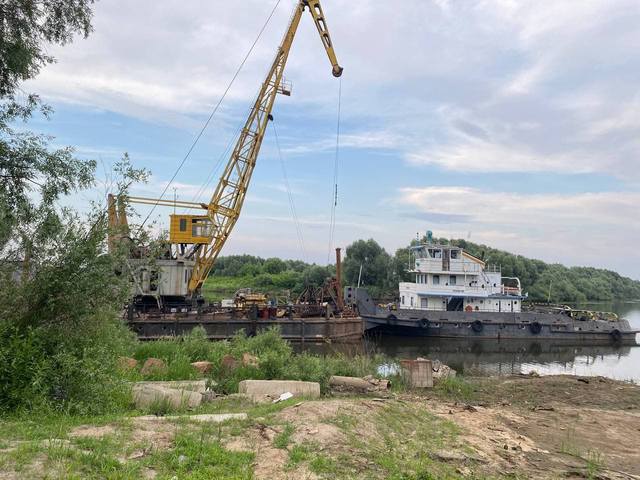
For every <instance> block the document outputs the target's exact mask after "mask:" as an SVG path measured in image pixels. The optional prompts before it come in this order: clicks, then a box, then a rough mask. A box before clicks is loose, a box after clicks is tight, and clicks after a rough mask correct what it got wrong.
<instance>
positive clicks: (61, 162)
mask: <svg viewBox="0 0 640 480" xmlns="http://www.w3.org/2000/svg"><path fill="white" fill-rule="evenodd" d="M92 3H93V2H92V1H90V0H88V1H86V0H48V1H46V2H32V1H25V0H3V1H2V2H1V3H0V252H1V251H2V249H6V248H7V247H8V246H9V244H10V246H12V247H15V246H17V247H19V248H20V249H22V250H24V249H25V246H27V247H28V244H29V242H31V240H32V239H34V237H39V236H42V235H43V233H42V230H43V229H44V230H46V229H48V228H50V227H51V226H55V224H56V214H55V211H54V210H55V202H56V200H57V199H58V198H59V197H60V196H61V195H66V194H68V193H69V192H71V191H73V190H76V189H79V188H84V187H87V186H88V185H89V184H90V183H91V181H92V173H93V169H94V168H95V162H93V161H91V160H79V159H77V158H75V157H74V156H73V149H71V148H68V147H67V148H51V146H50V145H51V141H52V139H51V138H50V137H47V136H43V135H36V134H33V133H30V132H27V131H24V130H23V129H16V128H15V127H13V126H12V125H13V124H14V123H15V122H19V121H23V122H26V121H27V120H28V119H29V118H30V117H31V115H32V114H33V113H34V112H35V111H38V110H39V111H40V112H41V113H42V114H43V115H45V116H46V117H48V116H49V115H50V114H51V109H50V108H48V107H47V106H45V105H42V104H41V102H40V100H39V98H38V97H37V96H36V95H25V94H23V93H22V92H21V91H20V90H19V89H18V87H19V85H20V82H22V81H24V80H28V79H31V78H33V77H34V76H35V75H36V74H37V73H38V72H39V71H40V69H41V68H42V67H43V66H44V65H46V64H48V63H51V62H53V61H54V58H53V57H52V56H50V55H49V54H48V53H47V47H48V45H50V44H60V45H64V44H66V43H68V42H70V41H71V40H72V39H73V36H74V35H76V34H79V35H83V36H85V37H86V36H87V35H88V34H89V32H90V31H91V15H92V12H91V8H90V6H91V4H92ZM34 196H36V197H39V200H40V201H39V202H38V203H36V201H34V200H33V198H34ZM5 253H6V252H5Z"/></svg>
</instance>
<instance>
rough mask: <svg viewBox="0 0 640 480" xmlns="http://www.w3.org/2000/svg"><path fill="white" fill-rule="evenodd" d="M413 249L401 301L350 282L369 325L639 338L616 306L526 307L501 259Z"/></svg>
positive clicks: (578, 339) (438, 332)
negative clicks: (376, 296) (383, 300)
mask: <svg viewBox="0 0 640 480" xmlns="http://www.w3.org/2000/svg"><path fill="white" fill-rule="evenodd" d="M429 233H430V232H428V234H427V238H428V239H430V238H431V236H430V235H429ZM411 253H412V258H413V269H412V270H411V272H410V273H411V274H412V275H414V278H415V282H401V283H400V284H399V299H398V301H396V302H394V303H391V304H387V305H383V306H381V305H377V304H376V303H375V302H374V301H373V300H372V299H371V298H370V296H369V295H368V293H367V291H366V290H365V289H363V288H353V287H347V288H346V292H345V299H346V301H347V303H350V304H351V305H353V307H354V309H355V310H356V311H357V312H358V313H359V315H360V316H361V317H362V319H363V322H364V330H365V331H371V330H376V331H381V332H386V333H390V334H395V335H409V336H424V337H442V338H467V339H474V338H488V339H498V340H500V339H526V338H535V339H540V340H542V339H544V340H548V339H554V340H558V341H564V342H566V343H571V344H576V345H578V344H589V345H594V344H610V343H614V344H626V345H636V333H638V331H637V330H634V329H632V328H631V326H630V324H629V322H628V321H627V320H625V319H621V318H618V316H617V315H616V314H614V313H609V312H590V311H584V310H574V309H571V308H569V307H564V306H557V307H551V306H545V307H541V306H533V307H531V308H529V309H528V310H527V309H525V308H523V301H524V300H526V298H527V294H526V293H524V292H523V291H522V287H521V284H520V280H519V279H518V278H516V277H503V276H502V273H501V269H500V268H499V267H496V266H488V265H486V264H485V262H484V261H483V260H482V259H480V258H477V257H475V256H473V255H471V254H469V253H467V252H465V251H464V249H462V248H461V247H458V246H454V245H440V244H435V243H433V242H431V241H429V240H428V241H427V243H425V244H418V245H415V246H413V247H411Z"/></svg>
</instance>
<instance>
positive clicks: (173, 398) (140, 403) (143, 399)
mask: <svg viewBox="0 0 640 480" xmlns="http://www.w3.org/2000/svg"><path fill="white" fill-rule="evenodd" d="M132 393H133V400H134V402H135V405H136V408H140V409H148V408H151V407H153V406H154V405H157V404H159V403H161V404H166V405H167V406H168V407H170V408H172V409H179V408H185V407H186V408H195V407H198V406H200V404H201V403H202V393H200V392H194V391H192V390H185V389H177V388H167V387H164V386H161V385H151V384H149V383H146V382H141V384H135V385H134V386H133V389H132Z"/></svg>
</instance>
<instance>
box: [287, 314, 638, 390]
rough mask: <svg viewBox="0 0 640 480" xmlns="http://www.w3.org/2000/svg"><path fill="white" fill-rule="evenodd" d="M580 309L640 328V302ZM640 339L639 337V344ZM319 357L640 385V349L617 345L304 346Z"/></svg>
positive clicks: (399, 341) (436, 342)
mask: <svg viewBox="0 0 640 480" xmlns="http://www.w3.org/2000/svg"><path fill="white" fill-rule="evenodd" d="M579 307H580V308H585V309H592V310H600V311H613V312H615V313H617V314H618V315H620V316H621V317H623V318H626V319H627V320H629V323H630V324H631V326H632V328H634V329H637V330H640V304H639V303H637V302H636V303H633V302H629V303H618V304H604V303H600V304H588V305H580V306H579ZM638 340H640V339H638V338H637V341H638ZM298 348H301V349H303V350H307V351H313V352H315V353H320V354H323V353H337V352H340V353H342V354H346V355H355V354H373V353H383V354H385V355H387V356H389V357H393V358H416V357H419V356H422V357H427V358H431V359H434V360H436V359H437V360H440V361H441V362H443V363H445V364H447V365H450V366H451V367H452V368H454V369H456V370H458V371H460V372H463V373H465V374H473V375H512V374H528V373H529V372H531V371H532V370H535V371H536V372H537V373H539V374H540V375H550V374H572V375H584V376H589V375H602V376H605V377H609V378H615V379H619V380H633V381H636V382H640V347H629V346H622V347H616V346H614V345H602V346H584V345H582V346H573V345H567V344H562V343H559V342H557V341H542V342H541V341H534V340H502V341H497V340H488V339H487V340H478V339H468V340H467V339H439V338H425V337H420V338H416V337H413V338H412V337H399V336H398V337H397V336H388V335H384V336H370V337H368V338H366V339H365V340H364V341H363V342H362V343H357V344H348V345H338V344H334V345H326V344H324V345H312V344H307V345H303V346H299V347H298Z"/></svg>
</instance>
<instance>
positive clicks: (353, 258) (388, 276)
mask: <svg viewBox="0 0 640 480" xmlns="http://www.w3.org/2000/svg"><path fill="white" fill-rule="evenodd" d="M361 267H362V274H361V273H360V268H361ZM392 269H393V265H392V261H391V257H390V256H389V254H388V253H387V252H386V251H385V250H384V248H382V247H381V246H380V245H379V244H378V243H377V242H376V241H375V240H373V239H369V240H357V241H355V242H353V243H352V244H351V245H349V246H348V247H347V249H346V257H345V259H344V262H343V270H344V278H345V281H346V282H347V284H350V285H354V286H355V285H357V284H358V278H360V285H361V286H364V287H369V289H370V290H371V291H370V292H369V293H370V294H371V295H373V296H374V297H378V296H388V295H393V292H394V290H397V287H398V286H397V285H395V286H394V285H393V275H392V273H391V272H392ZM371 287H373V289H372V288H371Z"/></svg>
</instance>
